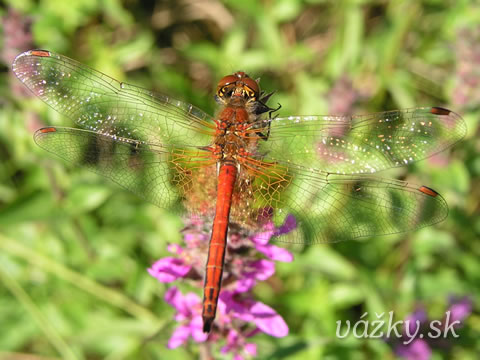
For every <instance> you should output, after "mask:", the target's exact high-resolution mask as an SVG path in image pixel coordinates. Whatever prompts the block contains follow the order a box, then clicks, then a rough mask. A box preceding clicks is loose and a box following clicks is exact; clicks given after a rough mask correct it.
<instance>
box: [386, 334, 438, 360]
mask: <svg viewBox="0 0 480 360" xmlns="http://www.w3.org/2000/svg"><path fill="white" fill-rule="evenodd" d="M395 353H396V354H397V355H398V356H401V357H403V358H405V359H407V360H429V359H430V356H432V350H431V349H430V346H428V344H427V342H426V341H425V340H423V339H415V340H413V341H412V342H411V343H410V344H408V345H404V346H399V347H397V349H396V350H395Z"/></svg>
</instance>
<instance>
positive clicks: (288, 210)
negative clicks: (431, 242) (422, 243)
mask: <svg viewBox="0 0 480 360" xmlns="http://www.w3.org/2000/svg"><path fill="white" fill-rule="evenodd" d="M245 166H246V168H247V169H248V170H249V171H252V172H255V173H257V176H256V177H255V180H254V181H253V183H252V184H251V187H252V189H251V193H253V194H256V196H255V201H251V203H253V204H255V208H257V209H259V214H260V215H261V216H264V215H262V211H263V209H266V208H268V209H272V220H273V222H274V223H275V225H276V226H277V227H279V226H281V225H282V224H284V222H285V221H286V219H287V217H289V216H292V215H293V217H294V218H295V222H296V223H297V227H296V230H294V231H292V232H289V233H287V234H282V233H281V232H280V233H277V236H276V240H278V241H281V242H295V243H324V242H336V241H343V240H350V239H355V238H360V237H371V236H374V235H387V234H393V233H398V232H404V231H408V230H413V229H418V228H421V227H424V226H428V225H432V224H435V223H437V222H440V221H442V220H443V219H445V217H446V216H447V214H448V206H447V204H446V202H445V200H444V199H443V198H442V196H440V195H439V194H438V193H437V192H436V191H435V190H432V189H430V188H428V187H426V186H415V185H412V184H409V183H407V182H404V181H399V180H392V179H383V178H380V177H374V176H372V175H363V174H357V175H344V174H330V173H327V172H325V171H321V170H315V169H305V168H304V167H301V166H294V165H292V164H290V166H288V167H286V166H283V165H282V164H272V163H262V162H254V161H252V160H249V161H248V162H247V164H246V165H245ZM259 173H261V175H258V174H259ZM245 193H248V192H245ZM290 223H291V222H290ZM267 235H268V233H267Z"/></svg>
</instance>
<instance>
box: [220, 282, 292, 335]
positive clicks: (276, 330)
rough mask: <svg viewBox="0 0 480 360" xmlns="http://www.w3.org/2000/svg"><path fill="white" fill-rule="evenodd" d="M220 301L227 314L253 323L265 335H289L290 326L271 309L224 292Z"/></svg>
mask: <svg viewBox="0 0 480 360" xmlns="http://www.w3.org/2000/svg"><path fill="white" fill-rule="evenodd" d="M220 299H221V300H222V302H223V303H224V304H225V306H226V307H225V310H224V311H225V313H226V314H229V313H230V314H231V316H232V317H234V318H237V319H241V320H243V321H246V322H253V323H254V324H255V325H256V326H257V327H258V329H260V330H261V331H262V332H264V333H265V334H268V335H270V336H275V337H283V336H286V335H288V326H287V324H286V323H285V321H284V320H283V318H282V317H281V316H280V315H278V314H277V313H276V312H275V310H273V309H272V308H271V307H269V306H267V305H265V304H263V303H261V302H259V301H254V300H252V299H251V298H249V297H248V298H241V297H240V296H239V294H237V293H234V292H230V291H223V292H222V293H221V294H220Z"/></svg>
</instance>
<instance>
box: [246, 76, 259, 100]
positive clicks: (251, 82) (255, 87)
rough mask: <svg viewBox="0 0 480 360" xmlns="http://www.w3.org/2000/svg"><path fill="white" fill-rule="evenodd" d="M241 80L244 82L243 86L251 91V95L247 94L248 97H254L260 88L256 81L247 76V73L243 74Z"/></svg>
mask: <svg viewBox="0 0 480 360" xmlns="http://www.w3.org/2000/svg"><path fill="white" fill-rule="evenodd" d="M242 80H243V83H244V84H245V88H246V89H247V88H248V89H249V90H251V91H252V92H253V96H250V94H249V96H250V97H255V96H257V95H258V93H259V92H260V88H259V86H258V84H257V82H256V81H255V80H253V79H252V78H250V77H248V75H245V77H244V78H243V79H242Z"/></svg>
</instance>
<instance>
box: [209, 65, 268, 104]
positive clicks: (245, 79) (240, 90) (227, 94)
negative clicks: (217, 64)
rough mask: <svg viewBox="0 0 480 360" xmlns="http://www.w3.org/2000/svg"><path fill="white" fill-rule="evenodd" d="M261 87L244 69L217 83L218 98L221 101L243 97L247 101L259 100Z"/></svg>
mask: <svg viewBox="0 0 480 360" xmlns="http://www.w3.org/2000/svg"><path fill="white" fill-rule="evenodd" d="M259 94H260V87H259V86H258V83H257V81H255V80H253V79H252V78H251V77H249V76H248V75H247V74H245V73H244V72H243V71H237V72H236V73H234V74H232V75H227V76H225V77H223V78H222V79H221V80H220V81H219V82H218V85H217V94H216V95H217V96H216V97H217V99H218V100H219V101H220V102H224V103H225V102H229V101H230V100H235V101H237V100H239V99H243V100H245V101H247V102H250V101H256V100H258V96H259Z"/></svg>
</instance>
